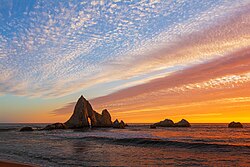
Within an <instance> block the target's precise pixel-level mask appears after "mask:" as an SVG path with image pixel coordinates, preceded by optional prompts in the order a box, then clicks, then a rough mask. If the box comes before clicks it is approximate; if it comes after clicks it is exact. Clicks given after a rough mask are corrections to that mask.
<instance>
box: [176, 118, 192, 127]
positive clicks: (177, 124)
mask: <svg viewBox="0 0 250 167" xmlns="http://www.w3.org/2000/svg"><path fill="white" fill-rule="evenodd" d="M174 125H175V127H190V126H191V125H190V123H189V122H188V121H187V120H185V119H182V120H181V121H180V122H177V123H175V124H174Z"/></svg>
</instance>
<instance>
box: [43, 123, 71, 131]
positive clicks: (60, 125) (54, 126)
mask: <svg viewBox="0 0 250 167" xmlns="http://www.w3.org/2000/svg"><path fill="white" fill-rule="evenodd" d="M54 129H67V127H66V126H65V124H64V123H54V124H51V125H47V126H46V127H45V128H43V130H54Z"/></svg>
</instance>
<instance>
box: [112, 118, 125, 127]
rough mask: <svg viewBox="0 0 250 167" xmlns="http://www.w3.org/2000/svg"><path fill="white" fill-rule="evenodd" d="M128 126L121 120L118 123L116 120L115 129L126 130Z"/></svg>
mask: <svg viewBox="0 0 250 167" xmlns="http://www.w3.org/2000/svg"><path fill="white" fill-rule="evenodd" d="M125 126H126V124H125V123H124V122H123V120H121V122H119V121H118V119H116V120H115V122H114V123H113V128H118V129H124V128H125Z"/></svg>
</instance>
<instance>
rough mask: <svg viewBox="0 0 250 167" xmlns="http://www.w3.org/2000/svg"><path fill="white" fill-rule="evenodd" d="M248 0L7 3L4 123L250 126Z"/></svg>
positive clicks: (1, 90)
mask: <svg viewBox="0 0 250 167" xmlns="http://www.w3.org/2000/svg"><path fill="white" fill-rule="evenodd" d="M249 27H250V1H249V0H238V1H235V0H165V1H162V0H147V1H146V0H113V1H111V0H110V1H108V0H91V1H90V0H89V1H88V0H87V1H86V0H83V1H80V0H75V1H68V0H62V1H53V0H44V1H42V0H37V1H35V0H24V1H20V0H2V1H1V4H0V122H1V123H6V122H14V123H15V122H16V123H20V122H33V123H34V122H38V123H39V122H46V123H49V122H64V121H66V120H67V119H68V118H69V116H70V115H71V114H72V112H73V109H74V105H75V102H76V101H77V99H78V98H79V97H80V95H83V96H84V97H85V98H87V99H88V100H89V101H90V102H91V104H92V106H93V108H94V109H95V110H96V111H98V112H101V111H102V109H104V108H106V109H108V110H109V111H110V113H111V115H112V119H113V120H114V119H115V118H118V119H123V120H124V121H125V122H128V123H131V122H133V123H144V122H145V123H151V122H158V121H160V120H164V119H165V118H170V119H172V120H174V121H178V120H180V119H182V118H185V119H187V120H189V122H192V123H217V122H218V123H227V122H231V121H241V122H250V28H249Z"/></svg>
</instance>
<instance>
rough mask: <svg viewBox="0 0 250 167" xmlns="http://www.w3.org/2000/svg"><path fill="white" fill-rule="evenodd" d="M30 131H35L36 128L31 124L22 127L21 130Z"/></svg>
mask: <svg viewBox="0 0 250 167" xmlns="http://www.w3.org/2000/svg"><path fill="white" fill-rule="evenodd" d="M28 131H34V129H33V128H32V127H30V126H25V127H22V128H21V129H20V132H28Z"/></svg>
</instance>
